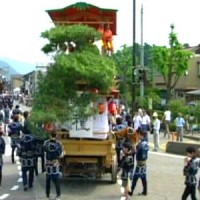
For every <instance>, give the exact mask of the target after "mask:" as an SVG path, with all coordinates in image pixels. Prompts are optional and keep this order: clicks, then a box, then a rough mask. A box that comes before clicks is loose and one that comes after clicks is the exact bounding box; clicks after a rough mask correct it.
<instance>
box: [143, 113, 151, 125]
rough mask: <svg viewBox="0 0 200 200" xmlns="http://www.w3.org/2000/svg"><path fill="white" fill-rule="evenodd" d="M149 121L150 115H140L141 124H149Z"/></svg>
mask: <svg viewBox="0 0 200 200" xmlns="http://www.w3.org/2000/svg"><path fill="white" fill-rule="evenodd" d="M150 123H151V120H150V117H149V115H147V114H146V115H144V116H142V125H150Z"/></svg>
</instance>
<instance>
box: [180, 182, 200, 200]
mask: <svg viewBox="0 0 200 200" xmlns="http://www.w3.org/2000/svg"><path fill="white" fill-rule="evenodd" d="M189 195H191V199H192V200H197V198H196V186H195V185H192V186H190V185H187V186H186V187H185V190H184V192H183V195H182V200H186V199H187V197H188V196H189Z"/></svg>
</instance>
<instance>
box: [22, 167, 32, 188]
mask: <svg viewBox="0 0 200 200" xmlns="http://www.w3.org/2000/svg"><path fill="white" fill-rule="evenodd" d="M28 173H29V175H28ZM27 175H28V176H27ZM22 180H23V185H24V187H27V186H29V187H32V186H33V180H34V167H22Z"/></svg>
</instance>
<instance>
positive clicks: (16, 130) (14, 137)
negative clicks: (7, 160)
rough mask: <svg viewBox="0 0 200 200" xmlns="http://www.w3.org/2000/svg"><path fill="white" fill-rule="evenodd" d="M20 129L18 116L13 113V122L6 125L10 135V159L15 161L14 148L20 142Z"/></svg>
mask: <svg viewBox="0 0 200 200" xmlns="http://www.w3.org/2000/svg"><path fill="white" fill-rule="evenodd" d="M21 131H22V125H21V124H20V122H19V116H18V115H15V116H14V117H13V122H11V123H10V124H9V125H8V136H9V137H11V148H12V153H11V160H12V163H15V156H14V154H15V150H16V149H17V148H18V145H19V142H20V135H21Z"/></svg>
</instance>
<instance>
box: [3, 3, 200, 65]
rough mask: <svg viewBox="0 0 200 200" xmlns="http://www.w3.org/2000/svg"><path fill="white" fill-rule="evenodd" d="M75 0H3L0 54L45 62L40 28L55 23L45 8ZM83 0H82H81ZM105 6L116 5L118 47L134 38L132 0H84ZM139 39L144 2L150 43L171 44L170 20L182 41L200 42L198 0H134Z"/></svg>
mask: <svg viewBox="0 0 200 200" xmlns="http://www.w3.org/2000/svg"><path fill="white" fill-rule="evenodd" d="M80 1H81V0H80ZM80 1H75V0H1V1H0V57H5V58H11V59H15V60H18V61H22V62H27V63H30V64H33V65H40V64H46V63H48V62H49V61H50V57H48V56H46V55H45V54H44V53H43V52H42V51H41V48H42V47H43V46H44V44H45V43H46V40H44V39H43V38H41V37H40V34H41V32H43V31H45V30H48V29H50V28H51V27H53V23H52V22H51V19H50V17H49V15H48V14H47V12H46V10H49V9H59V8H63V7H66V6H69V5H71V4H74V3H76V2H80ZM82 1H83V0H82ZM84 1H85V2H87V3H90V4H93V5H95V6H98V7H102V8H110V9H117V10H118V12H117V36H116V37H115V38H114V45H115V49H119V48H120V46H122V45H124V44H127V45H132V42H133V40H132V38H133V0H84ZM135 1H136V30H135V32H136V42H138V43H140V38H141V37H140V36H141V23H140V17H141V14H140V12H141V6H142V5H143V41H144V42H145V43H148V44H151V45H152V44H156V45H168V36H169V32H170V24H172V23H173V24H174V25H175V29H174V32H176V33H177V34H178V38H179V41H180V42H181V43H189V44H190V45H191V46H195V45H198V44H200V28H199V27H198V25H199V8H200V1H199V0H190V1H188V0H135Z"/></svg>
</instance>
